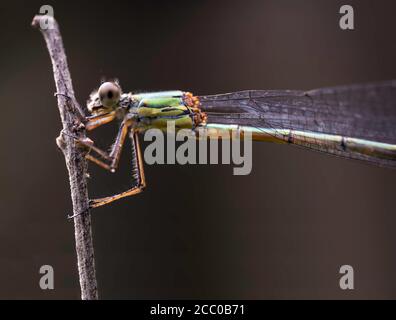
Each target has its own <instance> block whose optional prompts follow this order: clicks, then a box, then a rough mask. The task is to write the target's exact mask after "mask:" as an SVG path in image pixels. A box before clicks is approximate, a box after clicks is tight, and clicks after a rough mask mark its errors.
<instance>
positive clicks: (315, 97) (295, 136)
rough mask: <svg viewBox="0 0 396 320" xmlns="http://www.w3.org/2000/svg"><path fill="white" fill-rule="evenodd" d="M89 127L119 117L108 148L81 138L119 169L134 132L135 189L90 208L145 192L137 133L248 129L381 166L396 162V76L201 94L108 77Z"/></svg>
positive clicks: (214, 133) (95, 97)
mask: <svg viewBox="0 0 396 320" xmlns="http://www.w3.org/2000/svg"><path fill="white" fill-rule="evenodd" d="M87 108H88V111H89V112H90V114H91V115H90V116H88V117H86V119H85V128H86V130H87V131H91V130H94V129H96V128H98V127H100V126H102V125H105V124H108V123H110V122H112V121H114V120H118V121H119V130H118V134H117V136H116V138H115V142H114V144H113V145H112V147H111V149H110V151H109V152H106V151H104V150H102V149H100V148H99V147H97V146H96V145H95V144H94V143H93V141H92V140H90V141H87V140H85V139H80V140H78V141H77V143H78V144H79V145H80V146H82V147H85V148H87V149H88V152H87V154H86V159H87V160H89V161H92V162H93V163H95V164H97V165H99V166H100V167H102V168H104V169H106V170H109V171H111V172H114V171H115V170H116V169H117V167H118V163H119V159H120V155H121V151H122V149H123V146H124V143H125V140H126V138H127V136H128V135H129V137H130V139H131V142H132V143H131V145H132V155H133V156H132V162H133V163H132V165H133V170H132V175H133V177H134V181H135V183H134V184H133V186H131V188H130V189H128V190H126V191H124V192H121V193H117V194H114V195H111V196H107V197H103V198H99V199H93V200H90V201H89V207H90V208H96V207H100V206H103V205H107V204H109V203H112V202H114V201H116V200H119V199H121V198H125V197H129V196H133V195H136V194H139V193H140V192H142V191H143V189H144V188H145V187H146V179H145V175H144V168H143V158H142V152H141V149H140V145H139V133H142V132H145V131H146V130H148V129H151V128H156V129H160V130H166V128H167V123H168V122H169V121H173V122H174V125H175V128H176V130H180V129H188V130H191V131H193V132H201V133H202V132H205V134H207V136H209V137H218V136H222V134H221V133H222V132H224V131H235V130H237V131H238V132H239V133H240V136H241V138H243V136H244V134H247V133H249V134H250V135H251V137H252V139H253V140H257V141H266V142H274V143H280V144H290V145H296V146H299V147H302V148H306V149H310V150H315V151H319V152H323V153H326V154H329V155H335V156H339V157H343V158H347V159H355V160H360V161H364V162H366V163H368V164H373V165H377V166H381V167H387V168H395V167H396V80H392V81H384V82H378V83H368V84H354V85H347V86H338V87H330V88H321V89H316V90H310V91H298V90H247V91H240V92H233V93H226V94H217V95H208V96H195V95H193V94H192V93H190V92H185V91H179V90H177V91H161V92H150V93H123V92H122V90H121V87H120V85H119V83H118V81H111V82H104V83H102V84H101V85H100V87H99V89H98V90H95V91H94V92H92V94H91V95H90V98H89V100H88V102H87Z"/></svg>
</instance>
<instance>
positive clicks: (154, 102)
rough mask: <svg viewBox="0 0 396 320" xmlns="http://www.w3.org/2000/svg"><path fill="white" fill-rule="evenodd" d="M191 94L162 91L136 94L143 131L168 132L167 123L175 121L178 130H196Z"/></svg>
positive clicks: (134, 97)
mask: <svg viewBox="0 0 396 320" xmlns="http://www.w3.org/2000/svg"><path fill="white" fill-rule="evenodd" d="M190 95H191V94H189V93H185V92H183V91H162V92H152V93H141V94H134V95H132V96H131V98H132V100H133V101H135V102H136V105H137V109H136V112H137V115H138V119H139V127H140V129H142V130H147V129H151V128H158V129H162V130H166V127H167V123H168V122H169V121H174V123H175V128H176V129H193V128H194V111H193V110H192V109H191V107H193V103H191V101H190V99H188V98H189V97H190Z"/></svg>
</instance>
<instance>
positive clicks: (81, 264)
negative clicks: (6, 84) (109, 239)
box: [32, 15, 98, 300]
mask: <svg viewBox="0 0 396 320" xmlns="http://www.w3.org/2000/svg"><path fill="white" fill-rule="evenodd" d="M32 26H33V27H36V28H38V29H39V30H40V31H41V33H42V34H43V36H44V39H45V42H46V44H47V48H48V51H49V55H50V58H51V62H52V68H53V73H54V79H55V85H56V91H57V93H58V94H57V95H56V97H57V100H58V109H59V113H60V116H61V120H62V127H63V130H64V131H67V132H71V133H72V134H73V135H76V136H77V137H78V138H84V137H85V128H84V125H82V123H81V119H82V118H84V116H83V115H84V113H83V112H82V111H81V108H80V107H79V104H78V102H77V100H76V98H75V96H74V91H73V86H72V80H71V77H70V72H69V68H68V66H67V60H66V54H65V50H64V47H63V41H62V37H61V34H60V32H59V26H58V24H57V22H56V21H55V19H53V18H52V17H50V16H45V15H44V16H35V17H34V19H33V22H32ZM57 144H58V146H59V148H60V149H61V150H62V151H63V154H64V156H65V161H66V167H67V170H68V173H69V182H70V191H71V198H72V203H73V213H74V215H76V214H77V213H80V212H85V211H87V210H89V206H88V188H87V163H86V160H85V151H84V150H83V149H81V148H79V147H78V146H77V145H76V143H75V141H74V139H73V138H71V137H69V136H67V135H64V134H62V133H61V137H59V138H58V139H57ZM74 230H75V240H76V252H77V264H78V273H79V278H80V287H81V298H82V299H84V300H92V299H98V290H97V282H96V271H95V261H94V249H93V241H92V231H91V216H90V214H89V212H88V213H87V214H83V215H77V216H75V217H74Z"/></svg>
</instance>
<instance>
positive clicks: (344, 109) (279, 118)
mask: <svg viewBox="0 0 396 320" xmlns="http://www.w3.org/2000/svg"><path fill="white" fill-rule="evenodd" d="M199 99H200V102H201V108H202V110H203V111H204V112H206V113H207V114H208V123H216V124H217V123H218V124H237V125H244V126H251V127H255V128H272V129H274V130H282V129H287V130H298V131H305V132H314V133H324V134H332V135H339V136H344V137H352V138H358V139H364V140H369V141H373V142H381V143H388V144H396V81H388V82H381V83H372V84H363V85H350V86H340V87H333V88H322V89H316V90H311V91H306V92H304V91H289V90H284V91H273V90H271V91H265V90H250V91H241V92H234V93H228V94H220V95H212V96H201V97H199ZM304 147H308V148H310V149H313V150H317V151H322V152H326V153H330V154H335V155H339V156H343V157H347V158H354V159H360V160H365V161H369V162H371V163H375V164H377V165H381V166H390V167H396V163H395V162H396V161H395V160H392V159H391V160H390V159H379V158H377V157H373V156H368V155H364V154H358V153H355V152H349V151H347V150H343V149H342V148H329V147H326V146H324V145H323V144H320V143H315V142H314V143H310V144H304Z"/></svg>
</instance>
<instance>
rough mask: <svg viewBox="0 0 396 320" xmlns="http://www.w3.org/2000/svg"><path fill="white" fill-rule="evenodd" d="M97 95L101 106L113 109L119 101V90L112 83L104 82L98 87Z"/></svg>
mask: <svg viewBox="0 0 396 320" xmlns="http://www.w3.org/2000/svg"><path fill="white" fill-rule="evenodd" d="M98 94H99V99H100V102H101V103H102V106H104V107H106V108H111V107H115V105H116V104H117V103H118V102H119V101H120V96H121V88H120V87H119V86H118V85H117V84H115V83H114V82H105V83H103V84H102V85H101V86H100V87H99V90H98Z"/></svg>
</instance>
